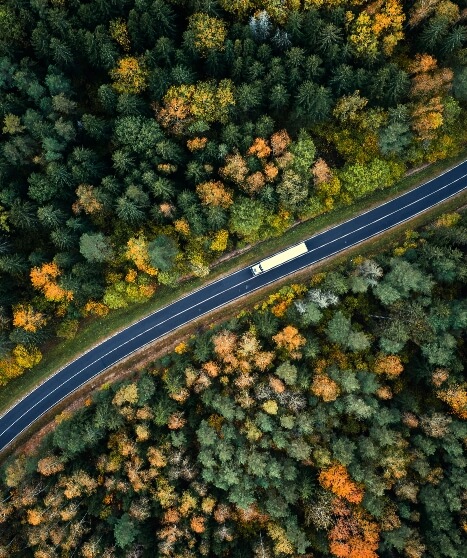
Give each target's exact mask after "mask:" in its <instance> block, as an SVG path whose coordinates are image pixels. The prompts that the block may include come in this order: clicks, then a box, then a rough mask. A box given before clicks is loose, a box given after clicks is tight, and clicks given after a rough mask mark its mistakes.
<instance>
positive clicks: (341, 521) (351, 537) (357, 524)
mask: <svg viewBox="0 0 467 558" xmlns="http://www.w3.org/2000/svg"><path fill="white" fill-rule="evenodd" d="M333 512H334V514H335V515H336V521H335V524H334V526H333V527H332V528H331V530H330V532H329V534H328V538H329V549H330V551H331V552H332V554H334V556H337V557H338V558H378V554H377V550H378V546H379V528H378V525H377V524H376V523H375V522H374V521H372V520H371V519H370V518H369V517H368V516H367V514H365V512H364V511H363V510H361V509H354V508H351V507H350V506H348V505H347V504H346V503H345V502H344V501H343V500H341V499H336V500H335V501H334V503H333Z"/></svg>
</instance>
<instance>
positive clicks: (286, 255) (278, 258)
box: [251, 242, 308, 275]
mask: <svg viewBox="0 0 467 558" xmlns="http://www.w3.org/2000/svg"><path fill="white" fill-rule="evenodd" d="M307 252H308V248H307V247H306V244H305V243H304V242H301V243H300V244H297V245H296V246H292V247H291V248H287V250H284V251H282V252H279V253H278V254H274V256H271V257H269V258H266V259H265V260H262V261H260V262H259V263H257V264H256V265H254V266H252V267H251V271H252V273H253V275H258V274H259V273H264V272H265V271H269V270H270V269H272V268H273V267H277V266H278V265H281V264H283V263H285V262H288V261H290V260H293V259H295V258H298V256H301V255H302V254H306V253H307Z"/></svg>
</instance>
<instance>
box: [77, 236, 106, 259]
mask: <svg viewBox="0 0 467 558" xmlns="http://www.w3.org/2000/svg"><path fill="white" fill-rule="evenodd" d="M79 251H80V252H81V254H82V255H83V256H84V257H85V258H86V260H87V261H88V262H91V263H94V262H96V263H100V262H108V261H110V260H111V259H112V258H113V256H114V251H113V248H112V245H111V242H110V239H109V238H107V237H106V236H105V235H103V234H102V233H84V234H82V235H81V238H80V241H79Z"/></svg>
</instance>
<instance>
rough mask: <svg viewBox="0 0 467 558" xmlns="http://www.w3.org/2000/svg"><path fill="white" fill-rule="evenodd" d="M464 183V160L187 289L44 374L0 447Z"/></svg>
mask: <svg viewBox="0 0 467 558" xmlns="http://www.w3.org/2000/svg"><path fill="white" fill-rule="evenodd" d="M466 187H467V161H465V162H464V163H462V164H460V165H458V166H457V167H455V168H453V169H451V170H450V171H447V172H445V173H444V174H442V175H440V176H438V177H437V178H435V179H434V180H431V181H430V182H427V183H425V184H423V185H422V186H419V187H418V188H415V189H413V190H411V191H410V192H408V193H406V194H404V195H402V196H399V197H397V198H395V199H394V200H392V201H390V202H387V203H384V204H382V205H380V206H378V207H375V208H374V209H371V210H370V211H367V212H366V213H363V214H361V215H359V216H358V217H355V218H353V219H350V220H349V221H346V222H345V223H341V224H340V225H337V226H335V227H333V228H331V229H328V230H326V231H324V232H322V233H319V234H317V235H315V236H313V237H311V238H309V239H308V240H306V244H307V247H308V250H309V252H307V253H306V254H303V255H302V256H299V257H298V258H296V259H295V260H292V261H290V262H287V263H285V264H283V265H280V266H278V267H276V268H274V269H272V270H270V271H267V272H264V273H262V274H260V275H257V276H253V275H252V273H251V271H250V268H249V267H248V268H245V269H241V270H239V271H236V272H235V273H232V274H231V275H229V276H227V277H224V278H222V279H219V280H217V281H214V282H212V283H210V284H208V285H205V286H204V287H202V288H200V289H198V290H196V291H194V292H192V293H190V294H188V295H187V296H185V297H183V298H181V299H179V300H177V301H176V302H173V303H172V304H170V305H168V306H166V307H165V308H162V309H160V310H158V311H156V312H154V313H153V314H150V315H149V316H147V317H145V318H143V319H141V320H140V321H139V322H136V323H135V324H133V325H131V326H129V327H127V328H126V329H124V330H122V331H120V332H119V333H117V334H115V335H114V336H113V337H110V338H108V339H107V340H105V341H104V342H103V343H101V344H100V345H98V346H97V347H95V348H93V349H91V350H89V351H88V352H87V353H85V354H83V355H82V356H80V357H79V358H77V359H76V360H74V361H73V362H71V363H69V364H68V365H66V366H65V367H64V368H62V369H61V370H59V371H58V372H57V373H56V374H54V375H53V376H51V377H50V378H48V379H47V380H46V381H45V382H44V383H43V384H42V385H40V386H39V387H37V388H36V389H35V390H34V391H33V392H31V393H30V394H29V395H27V396H26V397H24V398H23V399H22V400H21V401H19V402H18V403H17V404H16V405H15V406H14V407H12V408H10V409H9V410H8V411H7V412H6V413H5V414H4V415H3V416H2V417H0V451H1V450H3V449H4V448H5V447H6V446H8V444H10V443H11V442H12V441H13V440H14V439H15V438H16V437H17V436H18V435H19V434H21V432H23V431H24V430H25V429H27V428H28V427H29V426H30V425H31V424H32V423H33V422H34V421H36V420H37V419H38V418H39V417H41V416H42V415H43V414H44V413H46V412H47V411H48V410H49V409H51V408H52V407H53V406H54V405H56V404H57V403H59V402H60V401H61V400H62V399H64V398H65V397H67V396H68V395H70V394H71V393H72V392H73V391H75V390H76V389H78V388H79V387H80V386H82V385H83V384H84V383H86V382H87V381H89V380H90V379H91V378H93V377H94V376H97V375H98V374H100V373H101V372H103V371H104V370H106V369H107V368H109V367H110V366H112V365H114V364H115V363H117V362H118V361H119V360H121V359H122V358H124V357H126V356H128V355H129V354H131V353H133V352H135V351H137V350H138V349H141V348H142V347H144V346H145V345H147V344H148V343H151V342H152V341H154V340H155V339H157V338H158V337H161V336H162V335H165V334H167V333H168V332H170V331H173V330H174V329H177V328H178V327H180V326H182V325H184V324H186V323H187V322H190V321H191V320H193V319H195V318H198V317H199V316H202V315H204V314H206V313H208V312H211V311H212V310H214V309H216V308H219V307H221V306H223V305H224V304H226V303H228V302H231V301H233V300H236V299H238V298H240V297H242V296H244V295H245V294H247V293H250V292H252V291H255V290H256V289H259V288H261V287H264V286H265V285H268V284H270V283H273V282H274V281H276V280H278V279H280V278H282V277H284V276H286V275H289V274H290V273H293V272H295V271H297V270H299V269H302V268H304V267H307V266H309V265H311V264H314V263H316V262H318V261H320V260H323V259H324V258H327V257H329V256H331V255H333V254H336V253H337V252H340V251H342V250H345V249H346V248H349V247H350V246H354V245H355V244H358V243H359V242H362V241H364V240H367V239H368V238H371V237H372V236H375V235H377V234H379V233H381V232H383V231H385V230H387V229H390V228H391V227H394V226H395V225H398V224H399V223H402V222H404V221H407V220H408V219H411V218H413V217H415V216H416V215H418V214H419V213H421V212H423V211H425V210H426V209H429V208H430V207H432V206H434V205H436V204H438V203H441V202H443V201H444V200H446V199H448V198H450V197H451V196H454V195H455V194H458V193H459V192H460V191H461V190H463V189H464V188H466Z"/></svg>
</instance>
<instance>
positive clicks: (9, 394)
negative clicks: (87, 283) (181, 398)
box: [0, 151, 467, 413]
mask: <svg viewBox="0 0 467 558" xmlns="http://www.w3.org/2000/svg"><path fill="white" fill-rule="evenodd" d="M466 157H467V151H464V152H463V153H461V154H460V155H459V156H457V157H453V158H450V159H445V160H444V161H439V162H437V163H434V164H432V165H430V166H428V167H426V168H423V169H422V170H420V171H418V172H416V173H413V174H411V175H410V176H406V177H405V178H403V179H402V180H400V181H399V182H398V183H397V184H395V185H394V186H392V187H391V188H387V189H385V190H378V191H376V192H373V193H371V194H370V195H368V196H366V197H365V198H362V199H360V200H357V201H356V202H355V203H354V204H352V205H351V206H348V207H339V208H336V209H335V210H333V211H331V212H329V213H326V214H324V215H320V216H318V217H316V218H314V219H310V220H308V221H304V222H302V223H300V224H298V225H296V226H294V227H292V228H290V229H289V230H288V231H287V232H286V233H285V234H283V235H282V236H281V237H277V238H271V239H269V240H266V241H264V242H261V243H259V244H255V245H254V246H251V247H250V248H249V249H248V250H245V251H244V252H242V253H241V254H239V255H238V256H235V257H232V258H230V259H227V260H225V261H223V262H222V263H220V264H218V265H215V266H214V267H213V269H212V271H211V274H210V275H209V278H208V281H209V282H210V281H213V280H215V279H216V278H219V277H221V276H222V275H226V274H228V273H230V272H232V271H234V270H236V269H239V268H241V267H243V266H246V265H248V264H250V263H252V262H255V261H257V260H260V259H262V258H264V257H265V256H267V255H270V254H272V253H274V252H277V251H279V250H281V249H283V248H286V247H287V246H289V245H290V244H294V243H296V242H299V241H300V240H303V239H306V238H308V237H310V236H312V235H313V234H316V233H317V232H319V231H322V230H325V229H327V228H329V227H331V226H333V225H335V224H338V223H339V222H342V221H345V220H347V219H350V218H351V217H353V216H355V215H357V214H358V213H361V212H363V211H365V210H368V209H370V208H371V207H373V206H375V205H378V204H380V203H383V202H384V201H387V200H389V199H391V198H393V197H395V196H397V195H399V194H401V193H403V192H405V191H407V190H410V189H411V188H414V187H415V186H418V185H419V184H422V183H424V182H426V181H428V180H430V179H431V178H434V177H436V176H437V175H439V174H440V173H441V172H443V171H445V170H446V169H449V168H450V167H452V166H455V165H456V164H458V163H460V162H461V161H463V160H464V159H465V158H466ZM453 200H458V201H457V204H458V205H457V206H459V205H462V204H461V203H460V202H459V198H458V197H456V198H454V199H453ZM453 200H450V201H448V202H447V203H446V204H442V205H441V206H440V207H441V208H442V210H441V211H440V212H444V211H447V208H448V206H450V205H452V203H453ZM454 203H456V202H454ZM437 209H439V208H434V209H433V210H432V211H430V212H428V213H427V214H424V215H423V216H421V217H419V218H417V219H415V220H413V221H411V222H410V228H412V227H414V226H415V225H414V223H416V222H417V221H418V219H423V218H424V217H425V215H432V214H434V213H435V212H436V211H437ZM416 226H419V225H416ZM397 230H399V228H397ZM391 233H392V231H388V232H387V233H385V239H386V238H388V235H391ZM373 242H376V241H373ZM344 257H347V256H344ZM310 269H312V268H310ZM208 281H206V278H193V279H190V280H188V281H185V282H184V283H182V284H180V285H179V286H178V287H177V288H175V289H169V288H164V287H160V288H159V289H158V291H157V293H158V294H157V297H156V298H155V299H152V300H149V301H147V302H145V303H143V304H135V305H132V306H130V307H128V308H124V309H120V310H115V311H112V312H110V313H109V315H108V316H106V317H105V318H101V319H87V320H83V322H82V324H81V327H80V330H79V331H78V334H77V335H76V337H75V338H74V339H71V340H66V341H62V342H57V341H54V342H52V343H50V344H49V345H47V346H46V347H45V348H44V349H43V352H44V358H43V360H42V362H41V363H40V364H39V365H38V366H36V367H34V368H33V369H32V370H30V371H29V372H27V373H25V374H24V375H23V376H20V377H19V378H16V379H15V380H13V381H11V382H10V383H9V384H8V386H7V388H5V389H1V390H0V413H3V412H4V411H5V410H6V409H8V408H9V407H10V406H11V405H12V404H13V403H14V402H15V401H17V400H18V399H20V398H21V397H23V396H24V395H25V394H27V393H28V392H29V391H31V390H32V389H33V388H34V387H35V386H36V385H38V384H40V383H41V382H43V381H44V380H45V379H46V378H47V377H49V376H50V375H51V374H53V373H54V372H55V371H56V370H58V369H59V368H61V367H63V366H64V365H65V364H66V363H67V362H70V361H71V360H73V359H74V358H76V357H77V356H79V355H80V354H81V353H83V352H84V351H86V350H88V349H89V348H91V347H92V346H94V345H96V344H98V343H99V342H101V341H102V340H103V339H105V338H106V337H108V336H110V335H112V334H114V333H116V332H117V331H119V330H121V329H123V328H124V327H126V326H128V325H130V324H131V323H133V322H135V321H138V320H139V319H141V318H143V317H144V316H146V315H148V314H150V313H151V312H154V311H155V310H157V309H158V308H161V307H162V306H165V305H167V304H169V303H170V302H172V301H174V300H176V299H177V298H179V297H181V296H183V295H185V294H187V293H188V292H190V291H192V290H194V289H197V288H199V287H201V286H202V285H203V284H205V283H207V282H208ZM275 288H277V285H276V284H275V285H274V286H273V287H272V289H275Z"/></svg>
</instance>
